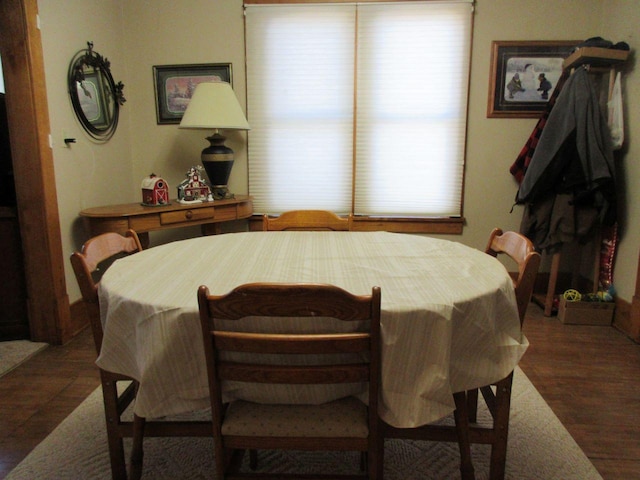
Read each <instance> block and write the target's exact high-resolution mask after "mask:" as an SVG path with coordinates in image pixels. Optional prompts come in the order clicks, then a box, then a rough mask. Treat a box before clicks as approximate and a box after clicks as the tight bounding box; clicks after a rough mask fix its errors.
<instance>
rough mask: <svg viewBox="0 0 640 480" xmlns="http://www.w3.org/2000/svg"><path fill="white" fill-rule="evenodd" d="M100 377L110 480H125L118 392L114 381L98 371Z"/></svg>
mask: <svg viewBox="0 0 640 480" xmlns="http://www.w3.org/2000/svg"><path fill="white" fill-rule="evenodd" d="M100 374H101V377H102V398H103V400H104V413H105V423H106V429H107V443H108V445H109V461H110V463H111V478H112V480H126V479H127V465H126V461H125V456H124V445H123V442H122V437H121V436H120V432H119V428H118V423H119V420H120V416H119V414H118V391H117V386H116V382H115V380H112V379H109V378H107V377H108V375H107V374H106V373H105V372H103V371H100Z"/></svg>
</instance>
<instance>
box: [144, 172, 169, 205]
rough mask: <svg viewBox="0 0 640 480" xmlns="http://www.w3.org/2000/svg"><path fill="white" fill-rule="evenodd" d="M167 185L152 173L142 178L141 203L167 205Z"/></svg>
mask: <svg viewBox="0 0 640 480" xmlns="http://www.w3.org/2000/svg"><path fill="white" fill-rule="evenodd" d="M169 203H170V202H169V185H168V184H167V182H166V181H165V180H164V179H163V178H162V177H158V176H156V174H155V173H152V174H151V175H149V176H148V177H146V178H144V179H143V180H142V204H143V205H149V206H158V205H169Z"/></svg>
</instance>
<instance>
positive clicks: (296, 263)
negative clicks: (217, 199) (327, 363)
mask: <svg viewBox="0 0 640 480" xmlns="http://www.w3.org/2000/svg"><path fill="white" fill-rule="evenodd" d="M251 282H304V283H308V282H311V283H327V284H333V285H337V286H339V287H341V288H343V289H345V290H348V291H350V292H352V293H354V294H359V295H366V294H370V293H371V288H372V287H373V286H379V287H380V288H381V291H382V305H381V357H382V359H381V370H382V371H381V384H380V391H381V398H380V402H379V415H380V417H381V418H382V419H383V420H384V421H385V422H386V423H388V424H389V425H392V426H394V427H399V428H411V427H419V426H422V425H426V424H429V423H431V422H434V421H436V420H438V419H440V418H443V417H445V416H447V415H449V414H450V413H451V412H453V410H454V409H455V405H454V402H453V397H452V394H453V392H459V391H465V390H470V389H473V388H477V387H480V386H483V385H488V384H490V383H491V382H495V381H498V380H500V379H503V378H504V377H506V376H508V375H509V374H510V372H512V371H513V370H514V368H515V366H516V365H517V364H518V362H519V360H520V358H521V357H522V355H523V354H524V352H525V350H526V349H527V347H528V341H527V339H526V337H525V336H524V335H523V334H522V331H521V325H520V320H519V317H518V311H517V306H516V299H515V293H514V287H513V281H512V279H511V277H510V275H509V273H508V271H507V269H506V268H505V266H504V265H503V264H502V263H501V262H500V261H499V260H497V259H496V258H494V257H492V256H490V255H487V254H485V253H484V252H482V251H480V250H478V249H475V248H472V247H469V246H466V245H463V244H462V243H459V242H454V241H449V240H444V239H439V238H434V237H428V236H424V235H417V234H398V233H389V232H319V231H315V232H304V231H283V232H239V233H226V234H221V235H213V236H205V237H197V238H191V239H187V240H181V241H175V242H172V243H167V244H164V245H159V246H154V247H152V248H149V249H147V250H143V251H141V252H139V253H136V254H134V255H131V256H128V257H125V258H121V259H119V260H117V261H116V262H115V263H113V264H112V265H111V266H110V267H109V268H108V269H107V270H106V272H105V273H104V275H103V277H102V279H101V282H100V284H99V299H100V311H101V316H102V323H103V328H104V338H103V342H102V349H101V352H100V355H99V357H98V359H97V365H98V366H99V367H101V368H103V369H105V370H109V371H113V372H116V373H121V374H125V375H128V376H130V377H132V378H134V379H136V380H137V381H138V382H139V390H138V393H137V399H136V403H135V413H136V414H138V415H139V416H142V417H146V418H159V417H165V416H169V415H174V414H181V413H186V412H192V411H197V410H202V409H206V408H207V407H208V406H209V405H210V403H209V397H208V395H209V390H208V384H207V373H206V364H205V359H204V351H203V340H202V332H201V329H200V323H199V322H200V318H199V312H198V303H197V296H196V292H197V289H198V287H199V286H200V285H206V286H207V287H209V289H210V292H211V294H224V293H227V292H229V291H230V290H232V289H233V288H234V287H236V286H238V285H241V284H245V283H251ZM259 320H260V319H248V321H249V323H248V324H247V327H246V328H248V326H252V325H253V326H255V325H256V324H257V323H260V325H261V326H262V327H261V328H264V329H267V330H269V331H285V330H286V329H287V328H293V327H292V325H290V324H289V323H291V322H284V323H282V322H258V321H259ZM252 321H253V324H251V322H252ZM241 328H245V327H241ZM301 328H309V329H313V328H314V326H313V325H309V324H307V325H306V326H304V327H301ZM351 388H352V389H353V390H352V391H344V390H342V389H338V388H335V386H324V387H321V388H320V389H316V390H309V391H304V389H303V388H296V387H293V388H292V389H290V390H286V389H285V390H279V391H273V390H265V388H264V386H260V385H251V384H249V385H240V386H238V385H235V386H229V387H228V388H227V389H226V390H225V398H226V399H227V400H232V399H236V398H242V399H245V400H250V401H258V402H293V403H296V402H297V403H309V402H310V403H321V402H326V401H330V400H334V399H336V398H340V397H342V396H345V395H350V394H353V395H360V396H362V395H363V392H366V390H365V389H364V386H361V385H355V386H352V387H351Z"/></svg>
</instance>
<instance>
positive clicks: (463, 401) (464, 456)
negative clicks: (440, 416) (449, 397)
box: [453, 392, 476, 480]
mask: <svg viewBox="0 0 640 480" xmlns="http://www.w3.org/2000/svg"><path fill="white" fill-rule="evenodd" d="M453 399H454V401H455V404H456V409H455V411H454V413H453V416H454V418H455V421H456V434H457V437H458V447H459V448H460V475H461V478H462V480H475V478H476V476H475V471H474V468H473V462H472V461H471V441H470V440H469V412H468V411H467V396H466V394H465V392H457V393H454V394H453Z"/></svg>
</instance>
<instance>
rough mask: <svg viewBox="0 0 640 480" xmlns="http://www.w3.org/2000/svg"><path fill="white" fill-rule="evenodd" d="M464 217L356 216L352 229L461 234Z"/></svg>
mask: <svg viewBox="0 0 640 480" xmlns="http://www.w3.org/2000/svg"><path fill="white" fill-rule="evenodd" d="M463 226H464V218H378V217H354V219H353V222H352V224H351V231H354V232H376V231H383V232H395V233H440V234H448V235H461V234H462V227H463ZM249 230H250V231H254V232H255V231H261V230H262V216H261V215H254V216H253V217H251V218H250V219H249Z"/></svg>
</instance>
